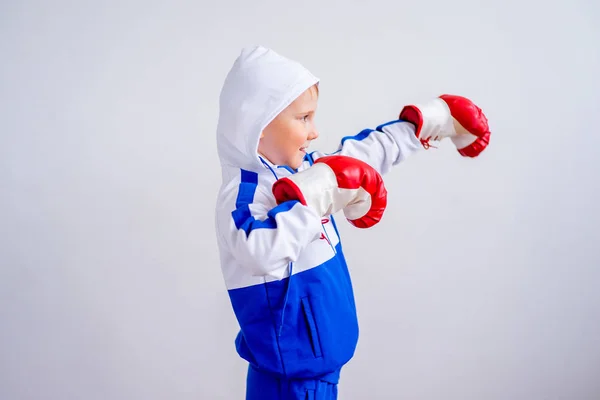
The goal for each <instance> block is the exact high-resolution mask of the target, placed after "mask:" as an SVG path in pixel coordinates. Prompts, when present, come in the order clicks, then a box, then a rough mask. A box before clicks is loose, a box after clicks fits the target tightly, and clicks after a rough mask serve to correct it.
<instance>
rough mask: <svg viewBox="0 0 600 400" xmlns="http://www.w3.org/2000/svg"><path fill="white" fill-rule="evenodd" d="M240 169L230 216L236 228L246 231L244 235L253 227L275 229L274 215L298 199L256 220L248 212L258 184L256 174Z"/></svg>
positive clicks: (283, 204) (286, 209) (289, 207)
mask: <svg viewBox="0 0 600 400" xmlns="http://www.w3.org/2000/svg"><path fill="white" fill-rule="evenodd" d="M241 171H242V181H241V182H240V185H239V188H238V195H237V199H236V201H235V207H236V208H235V210H233V211H232V213H231V216H232V217H233V221H234V222H235V227H236V228H237V229H242V230H244V231H245V232H246V236H248V235H250V232H251V231H253V230H254V229H275V228H277V222H276V221H275V216H276V215H277V214H279V213H280V212H285V211H289V210H290V209H291V208H292V207H293V206H294V205H295V204H296V203H298V201H296V200H293V201H287V202H285V203H282V204H280V205H278V206H277V207H275V208H273V209H271V210H270V211H269V212H268V213H267V218H266V219H265V220H264V221H260V220H257V219H256V218H254V216H253V215H252V213H251V212H250V204H252V202H253V201H254V193H256V188H257V186H258V174H257V173H256V172H252V171H246V170H243V169H242V170H241Z"/></svg>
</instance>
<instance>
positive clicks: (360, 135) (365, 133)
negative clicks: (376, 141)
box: [342, 129, 375, 146]
mask: <svg viewBox="0 0 600 400" xmlns="http://www.w3.org/2000/svg"><path fill="white" fill-rule="evenodd" d="M371 132H375V131H374V130H373V129H363V130H362V131H361V132H360V133H358V134H357V135H354V136H344V137H343V138H342V146H343V145H344V142H345V141H346V140H348V139H352V140H364V139H365V138H367V137H368V136H369V135H370V134H371Z"/></svg>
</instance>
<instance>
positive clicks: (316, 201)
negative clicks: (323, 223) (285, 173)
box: [288, 163, 371, 220]
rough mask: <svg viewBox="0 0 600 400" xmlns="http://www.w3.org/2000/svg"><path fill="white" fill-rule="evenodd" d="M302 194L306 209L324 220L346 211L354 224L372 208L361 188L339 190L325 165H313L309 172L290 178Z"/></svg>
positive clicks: (366, 194) (369, 198)
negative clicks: (309, 209) (354, 221)
mask: <svg viewBox="0 0 600 400" xmlns="http://www.w3.org/2000/svg"><path fill="white" fill-rule="evenodd" d="M288 179H290V180H291V181H293V182H294V183H295V184H296V186H298V188H299V189H300V191H301V192H302V194H303V196H304V199H305V200H306V205H307V206H308V207H311V208H313V209H314V210H315V211H316V212H317V214H319V215H320V216H321V217H325V216H328V215H331V214H335V213H336V212H338V211H340V210H342V209H344V208H346V207H347V206H349V207H347V208H346V209H345V210H344V215H345V216H346V218H348V219H351V220H354V219H358V218H360V217H362V216H364V215H365V214H366V213H367V212H368V211H369V209H370V207H371V196H370V195H369V194H368V193H367V192H366V191H365V190H364V189H363V188H362V187H359V188H357V189H345V188H340V187H339V185H338V181H337V178H336V176H335V173H334V172H333V170H332V169H331V168H330V167H329V166H328V165H327V164H325V163H315V164H314V165H312V166H311V167H310V168H308V169H305V170H304V171H302V172H299V173H297V174H294V175H292V176H291V177H289V178H288Z"/></svg>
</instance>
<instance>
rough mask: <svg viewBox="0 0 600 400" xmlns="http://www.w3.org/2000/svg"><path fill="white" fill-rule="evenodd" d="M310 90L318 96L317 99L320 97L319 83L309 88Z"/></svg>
mask: <svg viewBox="0 0 600 400" xmlns="http://www.w3.org/2000/svg"><path fill="white" fill-rule="evenodd" d="M308 90H310V93H311V94H314V95H316V96H317V97H319V83H318V82H317V83H315V84H314V85H312V86H311V87H309V88H308Z"/></svg>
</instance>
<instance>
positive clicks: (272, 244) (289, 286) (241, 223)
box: [215, 47, 422, 400]
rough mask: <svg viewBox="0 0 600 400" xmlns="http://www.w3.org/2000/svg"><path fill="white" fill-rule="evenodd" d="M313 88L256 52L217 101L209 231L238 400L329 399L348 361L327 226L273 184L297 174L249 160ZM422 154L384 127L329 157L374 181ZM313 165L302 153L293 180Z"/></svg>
mask: <svg viewBox="0 0 600 400" xmlns="http://www.w3.org/2000/svg"><path fill="white" fill-rule="evenodd" d="M317 82H318V79H317V78H316V77H315V76H313V75H312V74H311V73H310V72H309V71H307V70H306V69H305V68H304V67H303V66H301V65H300V64H298V63H296V62H294V61H291V60H289V59H286V58H284V57H282V56H280V55H278V54H277V53H275V52H273V51H272V50H270V49H265V48H263V47H254V48H247V49H244V50H243V51H242V53H241V54H240V56H239V57H238V58H237V60H236V61H235V63H234V65H233V67H232V69H231V71H230V72H229V74H228V75H227V78H226V80H225V84H224V86H223V89H222V92H221V97H220V115H219V124H218V128H217V143H218V151H219V157H220V160H221V167H222V178H223V183H222V186H221V188H220V191H219V195H218V199H217V206H216V221H215V222H216V231H217V238H218V245H219V250H220V257H221V267H222V272H223V276H224V279H225V284H226V286H227V289H228V293H229V296H230V299H231V304H232V306H233V311H234V312H235V315H236V317H237V320H238V322H239V325H240V332H239V334H238V336H237V338H236V340H235V344H236V347H237V351H238V353H239V355H240V356H241V357H242V358H243V359H245V360H247V361H248V362H249V364H250V367H249V371H248V381H247V399H261V400H275V399H306V398H309V399H335V398H336V393H337V386H336V385H337V383H338V380H339V374H340V370H341V368H342V366H343V365H344V364H346V363H347V362H348V361H349V360H350V359H351V358H352V356H353V354H354V351H355V348H356V344H357V340H358V321H357V313H356V306H355V302H354V294H353V290H352V282H351V279H350V274H349V271H348V266H347V264H346V259H345V258H344V254H343V250H342V244H341V241H340V237H339V234H338V230H337V227H336V223H335V220H334V218H333V216H329V217H326V218H321V217H320V216H319V215H317V214H316V213H315V211H313V210H312V209H311V208H309V207H307V206H303V205H302V204H300V203H299V202H296V201H289V202H286V203H283V204H281V205H277V204H276V202H275V199H274V197H273V195H272V193H271V186H272V185H273V183H274V182H275V181H276V180H277V179H279V178H281V177H284V176H289V175H290V174H293V173H295V172H296V171H294V170H292V169H291V168H289V167H287V166H282V165H274V164H272V163H271V162H270V161H269V160H267V159H265V158H263V157H261V156H260V155H259V154H258V153H257V147H258V141H259V137H260V133H261V131H262V130H263V129H264V127H265V126H266V125H267V124H268V123H269V122H270V121H271V120H272V119H273V118H274V117H275V116H276V115H277V114H278V113H279V112H281V111H282V110H283V109H284V108H285V107H287V106H288V105H289V104H290V103H291V102H292V101H293V100H294V99H295V98H296V97H298V96H299V95H300V94H301V93H302V92H304V91H305V90H306V89H308V88H309V87H310V86H312V85H313V84H315V83H317ZM420 149H422V146H421V144H420V142H419V140H418V139H417V138H416V137H415V134H414V126H413V125H411V124H409V123H407V122H403V121H398V120H396V121H391V122H389V123H386V124H383V125H381V126H379V127H377V128H376V129H366V130H363V131H362V132H360V133H358V134H357V135H355V136H349V137H345V138H344V139H342V141H341V144H340V146H339V148H338V149H337V151H336V152H335V153H337V154H342V155H348V156H352V157H355V158H358V159H361V160H363V161H365V162H367V163H369V164H370V165H371V166H373V167H374V168H375V169H377V170H378V171H379V172H380V173H381V174H385V173H386V172H387V171H388V170H389V169H390V168H391V167H392V166H394V165H396V164H398V163H400V162H401V161H402V160H404V159H405V158H406V157H407V156H408V155H410V154H412V153H414V152H416V151H418V150H420ZM322 155H323V153H319V152H312V153H310V154H308V155H307V156H306V157H305V161H304V163H303V165H302V166H301V167H300V168H299V169H298V170H302V169H304V168H308V167H309V166H310V165H311V164H312V163H313V162H314V160H316V159H317V158H318V157H320V156H322Z"/></svg>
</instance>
